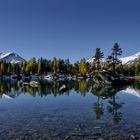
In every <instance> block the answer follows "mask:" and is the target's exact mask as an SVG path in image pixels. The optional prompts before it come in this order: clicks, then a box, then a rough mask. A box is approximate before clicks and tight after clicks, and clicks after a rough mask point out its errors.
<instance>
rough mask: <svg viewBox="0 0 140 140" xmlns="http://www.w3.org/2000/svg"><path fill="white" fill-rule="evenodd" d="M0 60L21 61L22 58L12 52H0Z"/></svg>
mask: <svg viewBox="0 0 140 140" xmlns="http://www.w3.org/2000/svg"><path fill="white" fill-rule="evenodd" d="M0 61H5V62H10V63H22V62H23V61H24V59H23V58H22V57H20V56H19V55H18V54H16V53H14V52H8V53H0Z"/></svg>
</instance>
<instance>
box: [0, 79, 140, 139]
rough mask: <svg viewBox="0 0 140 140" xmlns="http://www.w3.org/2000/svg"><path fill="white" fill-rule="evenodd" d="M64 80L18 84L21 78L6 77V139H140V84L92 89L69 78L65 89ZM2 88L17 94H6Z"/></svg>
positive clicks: (2, 131) (0, 132)
mask: <svg viewBox="0 0 140 140" xmlns="http://www.w3.org/2000/svg"><path fill="white" fill-rule="evenodd" d="M62 84H64V83H61V84H60V83H59V84H58V83H57V82H55V83H53V84H50V83H46V82H45V83H41V84H40V86H39V87H38V88H31V87H24V88H19V87H17V84H16V82H14V83H11V82H1V85H0V91H1V99H0V137H1V139H3V140H5V139H6V140H7V139H10V140H11V139H13V140H15V139H27V140H36V139H40V140H42V139H44V140H47V139H48V140H50V139H52V140H57V139H58V140H59V139H60V140H61V139H62V140H63V139H72V140H73V139H74V140H75V139H81V140H82V139H84V140H86V139H98V138H103V139H130V138H132V137H135V139H140V119H139V118H140V96H139V97H137V96H135V94H136V93H137V94H138V95H140V92H139V91H140V90H139V89H137V88H136V87H135V86H129V87H124V88H123V89H121V88H115V89H114V88H112V87H111V88H109V90H108V89H106V90H105V89H102V91H103V92H101V90H98V91H97V92H96V90H94V92H93V90H92V83H89V82H86V81H84V82H82V83H79V82H77V83H76V84H73V82H72V83H70V82H67V83H66V82H65V84H67V87H69V88H68V89H67V91H65V92H61V93H60V92H59V91H58V89H59V87H60V86H61V85H62ZM4 87H6V88H4ZM137 87H140V86H138V85H137ZM126 89H131V90H133V91H135V92H136V93H135V92H134V93H131V94H130V93H127V92H126V91H128V92H129V90H126ZM54 91H55V92H54ZM104 91H108V92H105V93H104ZM99 92H100V95H99ZM3 93H4V94H6V95H8V96H9V97H14V98H12V99H4V98H2V97H3V96H2V95H3ZM14 95H15V96H14ZM97 95H98V96H97Z"/></svg>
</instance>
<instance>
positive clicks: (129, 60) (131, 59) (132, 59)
mask: <svg viewBox="0 0 140 140" xmlns="http://www.w3.org/2000/svg"><path fill="white" fill-rule="evenodd" d="M139 59H140V52H138V53H136V54H134V55H131V56H128V57H123V58H120V60H121V61H122V64H133V63H134V62H135V61H137V60H139Z"/></svg>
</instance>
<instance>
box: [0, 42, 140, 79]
mask: <svg viewBox="0 0 140 140" xmlns="http://www.w3.org/2000/svg"><path fill="white" fill-rule="evenodd" d="M122 53H123V51H122V48H121V47H120V46H119V45H118V44H117V43H115V44H114V46H113V47H112V49H111V50H110V54H109V56H108V57H107V58H104V53H103V52H102V51H101V49H100V48H96V50H95V54H93V58H94V59H93V62H92V63H91V62H88V61H86V59H85V58H83V59H81V60H80V61H77V62H75V63H73V64H72V63H70V61H69V59H66V60H63V59H57V58H56V57H54V58H53V60H47V59H45V58H40V59H38V60H36V58H35V57H34V58H31V59H30V60H29V61H23V62H22V63H21V64H18V63H6V62H4V61H0V75H1V76H3V75H12V74H17V75H20V74H26V75H30V74H37V75H42V74H44V75H46V74H49V73H52V74H57V73H59V74H66V75H81V76H83V77H85V76H86V75H87V74H89V75H90V74H91V75H92V74H93V73H94V72H97V71H100V70H103V69H105V70H109V71H111V72H112V73H114V74H115V73H119V74H123V75H125V76H131V77H133V76H140V61H136V62H134V63H133V64H122V63H121V61H120V60H119V57H120V56H121V55H122Z"/></svg>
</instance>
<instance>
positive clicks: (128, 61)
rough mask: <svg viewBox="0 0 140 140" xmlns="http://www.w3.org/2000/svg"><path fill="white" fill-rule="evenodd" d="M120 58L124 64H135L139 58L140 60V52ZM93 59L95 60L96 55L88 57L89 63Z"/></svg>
mask: <svg viewBox="0 0 140 140" xmlns="http://www.w3.org/2000/svg"><path fill="white" fill-rule="evenodd" d="M119 59H120V60H121V61H122V64H133V63H134V62H136V61H137V60H140V52H138V53H136V54H134V55H131V56H127V57H122V58H119ZM93 61H94V57H91V58H89V59H87V62H89V63H93ZM102 61H103V62H105V61H106V60H105V58H103V59H102Z"/></svg>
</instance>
